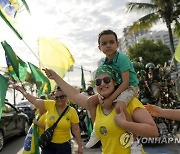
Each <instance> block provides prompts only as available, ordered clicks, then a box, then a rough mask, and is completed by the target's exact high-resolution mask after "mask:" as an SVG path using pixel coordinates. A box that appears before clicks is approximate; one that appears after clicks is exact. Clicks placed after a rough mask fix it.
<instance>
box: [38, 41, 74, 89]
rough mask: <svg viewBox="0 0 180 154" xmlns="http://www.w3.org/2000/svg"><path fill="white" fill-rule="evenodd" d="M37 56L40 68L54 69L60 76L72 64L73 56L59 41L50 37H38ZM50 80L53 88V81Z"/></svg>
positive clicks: (63, 74)
mask: <svg viewBox="0 0 180 154" xmlns="http://www.w3.org/2000/svg"><path fill="white" fill-rule="evenodd" d="M39 58H40V62H41V64H40V65H41V68H42V67H47V68H49V69H52V70H54V71H55V72H56V73H57V74H59V75H60V76H61V77H64V76H65V74H66V72H67V71H68V70H69V69H70V68H71V67H72V66H73V64H74V58H73V56H72V55H71V53H70V51H69V49H68V48H67V47H66V46H65V45H64V44H63V43H61V42H59V41H58V40H55V39H50V38H39ZM50 82H51V87H53V88H54V85H55V82H54V81H50Z"/></svg>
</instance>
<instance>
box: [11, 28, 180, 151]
mask: <svg viewBox="0 0 180 154" xmlns="http://www.w3.org/2000/svg"><path fill="white" fill-rule="evenodd" d="M118 46H119V42H118V38H117V35H116V33H115V32H113V31H112V30H104V31H102V32H101V33H100V34H99V36H98V47H99V50H100V51H102V52H103V53H104V54H105V58H104V59H103V60H102V63H101V64H100V66H99V67H98V68H97V70H96V73H95V85H96V91H97V93H96V94H95V93H94V91H93V88H92V87H91V88H89V89H87V93H88V94H87V95H84V94H83V93H81V92H80V91H78V90H77V89H76V88H74V87H73V86H71V85H70V84H68V83H67V82H66V81H64V80H63V79H62V78H61V77H60V76H59V75H58V74H57V73H56V72H54V71H53V70H50V69H47V68H46V69H44V72H45V73H46V75H47V76H48V77H49V79H52V80H54V81H55V82H56V83H57V85H58V86H57V88H56V90H55V91H53V92H52V93H51V95H50V98H49V99H43V98H36V97H35V96H33V95H31V94H29V93H27V92H26V90H25V89H24V88H23V87H20V86H17V85H15V84H14V88H15V89H16V90H18V91H20V92H21V93H22V94H23V95H24V97H25V98H26V99H28V100H29V101H30V102H31V103H32V104H34V105H35V107H36V109H37V118H36V120H34V121H33V124H34V125H37V126H38V128H39V132H38V133H39V135H40V134H42V132H43V130H46V129H48V128H49V127H51V126H52V125H53V123H54V122H55V121H56V120H57V119H58V117H59V116H60V115H61V114H62V112H63V111H64V109H65V108H66V107H67V106H69V105H68V103H67V102H68V99H71V100H72V101H73V102H74V103H76V104H78V105H79V106H81V107H82V108H84V109H86V110H88V111H89V113H90V117H91V120H92V123H93V132H92V134H91V137H90V139H89V142H88V143H87V144H86V146H85V147H86V148H89V147H92V146H93V145H94V144H96V143H97V142H98V141H99V140H100V141H101V144H102V153H103V154H119V153H123V154H130V153H131V143H130V145H129V146H126V147H125V146H124V145H123V144H122V142H121V139H122V136H123V134H126V133H128V134H130V139H132V141H133V142H135V141H136V139H137V138H138V137H158V128H157V126H156V123H155V122H154V120H153V118H152V116H156V117H165V118H170V119H175V120H179V116H178V115H179V112H180V111H179V110H171V109H162V108H160V107H157V106H155V105H146V106H144V105H143V104H142V103H141V102H140V101H139V100H138V98H137V94H138V84H139V83H138V79H137V75H136V72H135V70H134V68H133V65H132V63H131V61H130V59H129V58H128V56H126V55H125V54H123V53H122V52H120V51H118V50H117V49H118ZM71 134H72V135H71ZM72 136H74V137H75V139H76V141H77V144H78V154H81V153H83V147H82V139H81V133H80V128H79V117H78V114H77V111H76V110H75V109H74V108H73V107H71V106H69V108H68V110H67V111H66V113H65V114H64V116H63V117H62V119H61V120H60V121H59V122H58V125H57V127H56V128H55V131H54V133H53V138H52V140H51V142H50V144H49V145H48V146H46V147H45V148H42V149H41V151H42V152H41V153H42V154H52V153H54V154H71V153H72V149H71V143H70V141H71V138H72ZM30 150H31V149H30ZM26 151H27V150H26ZM140 152H141V153H144V150H143V148H141V149H140Z"/></svg>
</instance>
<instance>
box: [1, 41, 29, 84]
mask: <svg viewBox="0 0 180 154" xmlns="http://www.w3.org/2000/svg"><path fill="white" fill-rule="evenodd" d="M1 45H2V46H3V49H4V51H5V57H6V62H7V66H8V71H9V74H10V75H11V76H12V78H13V79H14V80H15V81H18V80H20V81H24V80H25V79H26V75H27V64H26V63H25V62H24V61H22V60H21V59H20V58H19V57H18V56H17V55H16V54H15V52H14V51H13V49H12V48H11V46H10V45H9V44H8V43H7V42H6V41H3V42H1Z"/></svg>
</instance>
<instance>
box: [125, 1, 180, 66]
mask: <svg viewBox="0 0 180 154" xmlns="http://www.w3.org/2000/svg"><path fill="white" fill-rule="evenodd" d="M127 8H128V12H131V11H146V12H147V11H149V14H146V15H145V16H143V17H141V18H140V19H138V20H137V21H135V22H134V23H133V25H132V26H131V27H130V29H129V32H130V33H131V32H135V31H138V30H140V29H145V30H148V29H150V28H151V27H152V26H153V24H156V23H157V22H159V21H163V22H165V24H166V26H167V28H168V32H169V39H170V46H171V55H172V57H173V55H174V52H175V47H174V43H173V33H172V24H174V32H176V34H177V35H178V36H180V22H179V19H180V0H150V3H136V2H129V3H127ZM174 64H175V68H176V62H175V60H174Z"/></svg>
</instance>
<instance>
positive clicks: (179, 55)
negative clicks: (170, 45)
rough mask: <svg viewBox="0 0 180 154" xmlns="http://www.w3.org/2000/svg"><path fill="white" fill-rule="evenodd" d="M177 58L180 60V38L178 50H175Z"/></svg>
mask: <svg viewBox="0 0 180 154" xmlns="http://www.w3.org/2000/svg"><path fill="white" fill-rule="evenodd" d="M174 56H175V59H176V60H177V61H178V62H180V40H179V43H178V46H177V48H176V52H175V55H174Z"/></svg>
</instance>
